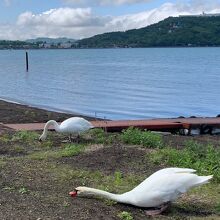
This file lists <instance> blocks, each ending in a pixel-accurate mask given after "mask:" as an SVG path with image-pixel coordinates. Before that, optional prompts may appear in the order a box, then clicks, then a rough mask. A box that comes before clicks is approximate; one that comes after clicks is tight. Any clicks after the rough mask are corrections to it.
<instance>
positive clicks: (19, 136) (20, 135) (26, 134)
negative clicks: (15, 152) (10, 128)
mask: <svg viewBox="0 0 220 220" xmlns="http://www.w3.org/2000/svg"><path fill="white" fill-rule="evenodd" d="M38 136H39V135H38V134H37V133H36V132H30V131H19V132H17V133H16V134H15V135H14V136H13V137H12V141H34V140H37V139H38Z"/></svg>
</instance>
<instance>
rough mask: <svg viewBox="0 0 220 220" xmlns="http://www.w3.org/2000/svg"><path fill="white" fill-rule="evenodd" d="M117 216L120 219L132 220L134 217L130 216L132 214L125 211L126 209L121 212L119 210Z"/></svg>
mask: <svg viewBox="0 0 220 220" xmlns="http://www.w3.org/2000/svg"><path fill="white" fill-rule="evenodd" d="M118 217H119V218H120V219H121V220H133V219H134V218H133V217H132V215H131V214H130V213H129V212H126V211H123V212H120V213H119V214H118Z"/></svg>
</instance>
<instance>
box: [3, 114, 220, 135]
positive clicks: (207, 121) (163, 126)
mask: <svg viewBox="0 0 220 220" xmlns="http://www.w3.org/2000/svg"><path fill="white" fill-rule="evenodd" d="M91 123H92V124H93V125H94V126H95V127H96V128H103V129H105V130H106V131H109V132H115V131H121V130H123V129H126V128H128V127H137V128H140V129H147V130H154V131H167V130H175V129H181V128H191V127H200V126H201V125H208V126H215V127H220V118H218V117H215V118H211V117H210V118H172V119H146V120H119V121H104V120H102V121H91ZM44 125H45V123H27V124H4V126H6V127H8V128H11V129H14V130H29V131H30V130H43V128H44ZM50 129H53V127H51V128H50Z"/></svg>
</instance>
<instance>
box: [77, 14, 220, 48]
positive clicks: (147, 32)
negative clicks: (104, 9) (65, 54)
mask: <svg viewBox="0 0 220 220" xmlns="http://www.w3.org/2000/svg"><path fill="white" fill-rule="evenodd" d="M219 33H220V16H217V17H214V16H213V17H205V16H203V17H202V16H201V17H193V16H192V17H169V18H167V19H165V20H163V21H160V22H159V23H156V24H153V25H150V26H147V27H144V28H140V29H133V30H128V31H125V32H111V33H105V34H100V35H96V36H94V37H91V38H87V39H82V40H80V41H78V46H79V47H81V48H111V47H188V46H220V38H219Z"/></svg>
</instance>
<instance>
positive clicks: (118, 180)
mask: <svg viewBox="0 0 220 220" xmlns="http://www.w3.org/2000/svg"><path fill="white" fill-rule="evenodd" d="M121 183H122V173H121V172H118V171H116V172H115V185H116V186H118V185H120V184H121Z"/></svg>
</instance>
